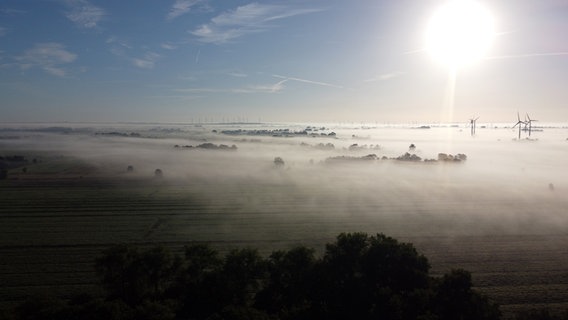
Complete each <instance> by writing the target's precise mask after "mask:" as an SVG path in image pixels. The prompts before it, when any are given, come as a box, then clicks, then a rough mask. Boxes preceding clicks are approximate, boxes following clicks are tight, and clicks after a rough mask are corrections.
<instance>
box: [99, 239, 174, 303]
mask: <svg viewBox="0 0 568 320" xmlns="http://www.w3.org/2000/svg"><path fill="white" fill-rule="evenodd" d="M95 266H96V271H97V274H98V275H99V278H100V279H101V283H102V285H103V288H104V289H105V290H106V291H107V295H108V297H109V299H120V300H122V301H124V302H125V303H127V304H129V305H139V304H141V303H142V302H143V301H145V300H152V301H155V300H160V299H162V298H163V297H164V293H165V292H166V290H168V289H169V286H171V282H172V281H173V280H174V277H175V275H176V274H177V271H178V269H179V268H180V266H181V261H180V260H179V258H177V257H174V256H172V254H171V253H170V252H169V251H168V250H167V249H165V248H164V247H161V246H157V247H154V248H152V249H149V250H147V251H144V252H139V251H138V249H137V248H134V247H131V246H128V245H116V246H112V247H110V248H108V249H107V250H105V251H104V252H103V256H102V257H100V258H98V259H97V260H96V262H95Z"/></svg>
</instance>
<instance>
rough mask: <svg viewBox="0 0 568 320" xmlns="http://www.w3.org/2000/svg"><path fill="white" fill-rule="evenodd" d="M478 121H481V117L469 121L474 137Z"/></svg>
mask: <svg viewBox="0 0 568 320" xmlns="http://www.w3.org/2000/svg"><path fill="white" fill-rule="evenodd" d="M477 119H479V117H477V118H471V119H469V125H470V127H471V135H472V136H474V135H475V122H476V121H477Z"/></svg>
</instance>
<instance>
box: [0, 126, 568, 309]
mask: <svg viewBox="0 0 568 320" xmlns="http://www.w3.org/2000/svg"><path fill="white" fill-rule="evenodd" d="M509 126H510V124H509ZM516 137H517V131H515V130H513V129H511V128H506V127H504V126H489V125H488V126H487V127H486V128H483V129H478V132H477V134H476V135H475V136H471V135H470V132H469V128H467V127H465V126H463V125H462V126H433V127H431V128H430V127H428V128H426V127H422V128H420V126H386V125H382V126H377V125H375V126H373V125H371V126H363V125H317V126H309V125H298V124H286V125H285V124H281V125H280V124H279V125H277V124H271V125H266V124H204V125H150V124H148V125H86V124H84V125H75V126H72V127H60V126H59V125H57V126H43V127H42V126H29V125H28V126H25V125H11V126H10V127H7V128H4V129H3V130H2V131H0V138H1V139H0V156H1V157H3V161H4V163H5V164H7V167H8V170H7V177H6V179H3V180H0V256H1V257H2V259H1V261H0V286H1V287H2V288H1V289H0V300H1V301H2V305H3V306H8V305H11V304H13V303H14V302H17V301H20V300H21V299H23V298H24V297H25V296H27V295H29V294H33V293H38V292H40V293H41V292H50V293H52V294H53V293H55V294H58V295H61V296H62V297H66V296H69V295H71V294H73V293H76V292H80V291H85V290H94V288H95V286H94V284H95V281H96V279H95V274H94V269H93V261H94V259H95V257H97V256H98V255H99V254H100V252H101V250H103V249H104V248H106V247H108V246H109V245H111V244H115V243H133V244H138V245H141V246H149V245H153V244H165V245H167V246H169V247H171V248H172V249H173V250H174V251H176V250H177V251H181V249H182V248H183V245H184V244H188V243H190V242H206V243H210V244H211V245H212V246H214V247H215V248H217V249H219V250H221V251H227V250H229V249H231V248H235V247H254V248H258V249H259V250H260V251H261V253H263V254H265V255H268V254H269V253H270V252H271V251H273V250H277V249H285V248H290V247H291V246H293V245H298V244H302V245H306V246H310V247H313V248H315V249H316V250H317V251H318V252H322V251H323V248H324V245H325V243H327V242H331V241H332V240H333V239H334V237H335V236H336V235H337V234H339V233H341V232H360V231H361V232H367V233H369V234H375V233H384V234H386V235H388V236H392V237H395V238H397V239H398V240H401V241H404V242H412V243H413V244H414V245H415V246H416V247H417V248H418V250H419V251H420V252H421V253H423V254H424V255H426V257H427V258H428V259H429V261H430V263H431V265H432V273H433V274H434V275H438V274H439V275H441V274H443V273H445V272H448V271H450V270H451V269H452V268H464V269H466V270H468V271H471V272H472V274H473V280H474V284H475V286H476V287H477V289H479V290H480V291H482V292H484V293H486V294H487V295H489V297H490V298H491V299H493V300H494V301H496V302H498V303H499V304H501V310H502V311H503V312H504V313H505V316H511V315H512V314H513V313H514V312H517V311H521V310H526V309H530V308H534V307H546V308H548V309H550V310H551V311H555V312H557V311H560V310H566V309H568V246H566V244H567V243H568V232H567V231H566V230H568V228H567V227H568V211H567V210H566V208H567V207H568V197H566V194H567V190H568V182H567V181H568V172H567V171H566V170H565V163H566V157H567V156H568V149H567V147H568V145H567V144H568V141H567V140H566V138H567V137H568V129H565V128H563V127H561V126H551V127H547V128H544V129H542V131H536V132H533V133H532V136H531V137H530V138H529V137H528V135H527V134H526V133H524V132H523V136H522V139H521V140H517V139H515V138H516ZM411 144H413V145H414V146H413V148H411V147H410V145H411ZM233 145H234V146H235V147H234V148H232V146H233ZM221 146H227V148H225V147H221ZM406 153H408V155H407V156H405V154H406ZM439 153H445V154H446V155H450V154H451V155H457V154H463V155H466V157H467V160H460V161H458V160H452V161H448V160H443V159H445V158H444V157H443V156H442V157H440V156H439V155H438V154H439ZM410 155H416V157H418V158H419V159H417V158H412V157H411V156H410ZM14 156H21V157H23V158H24V159H16V158H14ZM8 158H10V160H7V159H8ZM275 158H280V159H281V160H282V161H276V159H275ZM411 158H412V159H411ZM425 159H428V160H432V161H424V160H425ZM20 160H21V161H20ZM129 166H131V168H129ZM156 169H160V171H161V173H162V174H161V175H160V174H157V173H156Z"/></svg>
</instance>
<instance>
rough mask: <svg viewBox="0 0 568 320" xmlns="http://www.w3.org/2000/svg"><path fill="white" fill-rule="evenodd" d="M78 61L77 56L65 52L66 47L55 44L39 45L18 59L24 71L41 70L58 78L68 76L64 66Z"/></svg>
mask: <svg viewBox="0 0 568 320" xmlns="http://www.w3.org/2000/svg"><path fill="white" fill-rule="evenodd" d="M76 59H77V55H76V54H74V53H71V52H69V51H67V50H65V46H64V45H62V44H60V43H55V42H49V43H38V44H36V45H35V46H34V47H33V48H31V49H29V50H26V51H25V52H24V54H23V55H21V56H19V57H17V58H16V60H17V61H18V64H19V66H20V68H22V69H26V70H27V69H30V68H40V69H42V70H43V71H45V72H47V73H49V74H52V75H55V76H58V77H64V76H66V75H67V71H66V70H65V68H63V65H65V64H69V63H72V62H74V61H75V60H76Z"/></svg>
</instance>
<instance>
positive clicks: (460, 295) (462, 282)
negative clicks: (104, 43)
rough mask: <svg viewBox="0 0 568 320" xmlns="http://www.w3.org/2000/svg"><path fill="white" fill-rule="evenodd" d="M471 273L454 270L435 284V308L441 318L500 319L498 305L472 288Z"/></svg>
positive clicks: (465, 319)
mask: <svg viewBox="0 0 568 320" xmlns="http://www.w3.org/2000/svg"><path fill="white" fill-rule="evenodd" d="M471 287H472V282H471V273H469V272H468V271H466V270H463V269H457V270H452V271H451V272H450V273H449V274H445V275H444V276H443V277H442V279H439V280H438V283H437V284H436V286H435V292H436V295H435V297H434V309H435V310H436V313H437V314H438V315H439V319H440V320H450V319H458V320H474V319H488V320H490V319H499V318H500V316H501V313H500V311H499V308H498V306H497V305H495V304H493V303H490V302H489V301H488V299H487V297H485V296H483V295H481V294H479V293H477V292H475V291H473V290H472V288H471Z"/></svg>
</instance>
